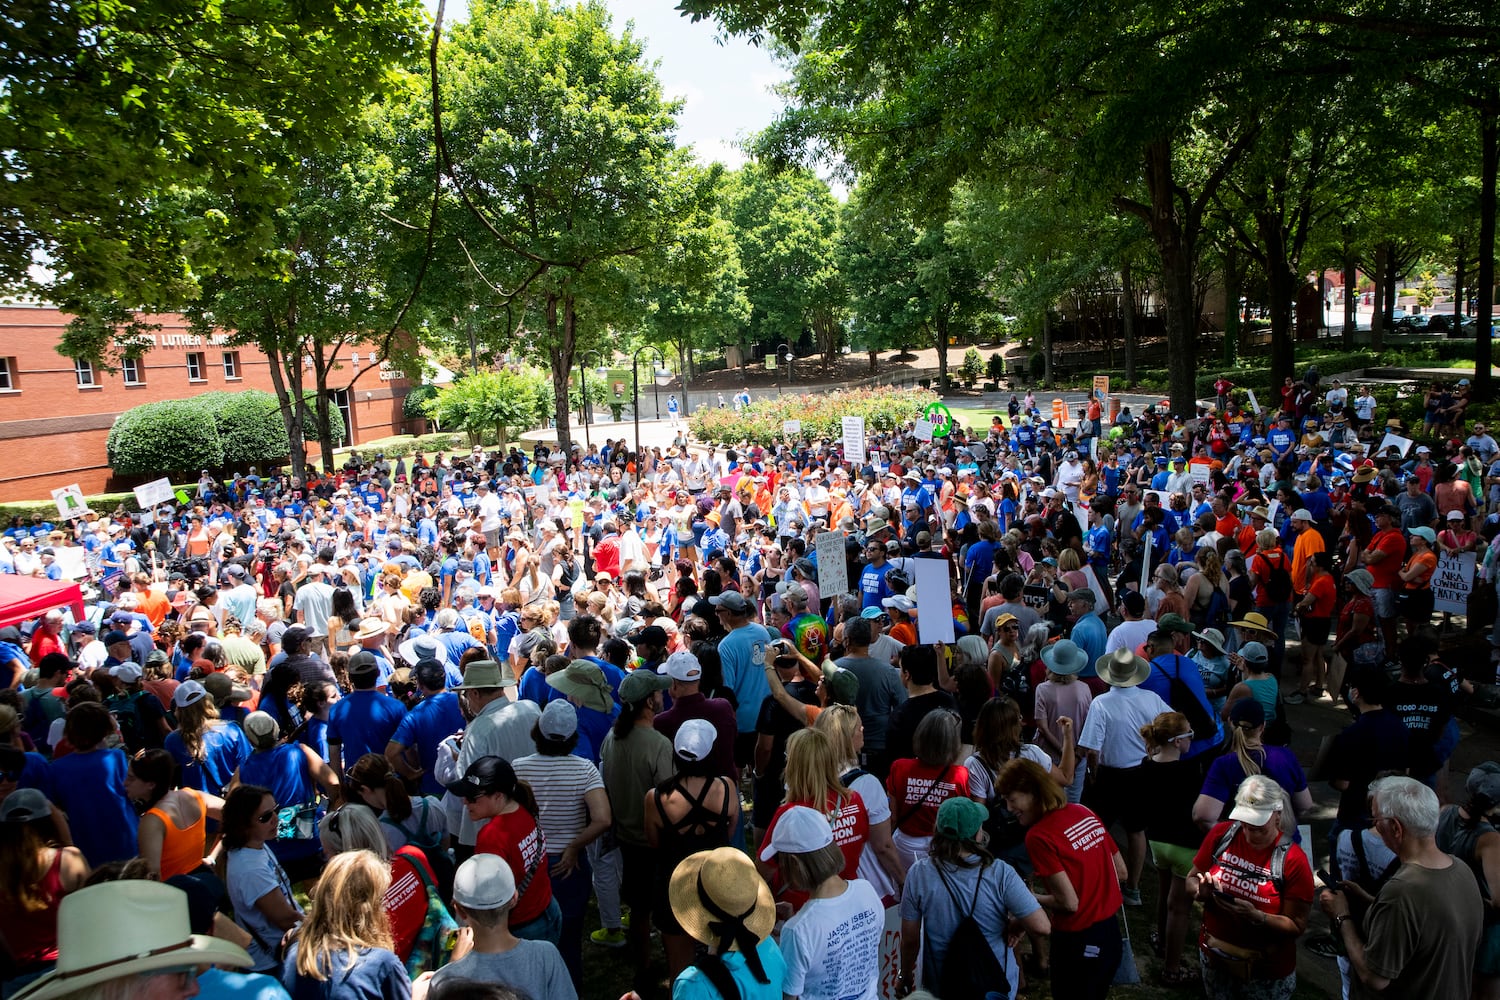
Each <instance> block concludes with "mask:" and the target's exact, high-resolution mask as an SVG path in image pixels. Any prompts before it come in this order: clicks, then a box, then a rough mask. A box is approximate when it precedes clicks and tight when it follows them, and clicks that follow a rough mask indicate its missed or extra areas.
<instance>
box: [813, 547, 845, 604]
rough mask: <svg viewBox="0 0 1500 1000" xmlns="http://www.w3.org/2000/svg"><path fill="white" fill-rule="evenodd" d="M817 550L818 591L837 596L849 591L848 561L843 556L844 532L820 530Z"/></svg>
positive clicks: (822, 593) (826, 595)
mask: <svg viewBox="0 0 1500 1000" xmlns="http://www.w3.org/2000/svg"><path fill="white" fill-rule="evenodd" d="M816 545H817V552H818V593H819V594H821V595H823V596H824V597H837V596H839V595H840V594H847V593H848V592H849V562H848V560H846V559H845V558H844V533H843V532H842V531H820V532H818V537H817V541H816Z"/></svg>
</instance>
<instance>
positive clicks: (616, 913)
mask: <svg viewBox="0 0 1500 1000" xmlns="http://www.w3.org/2000/svg"><path fill="white" fill-rule="evenodd" d="M605 836H606V837H607V836H608V834H606V835H605ZM604 840H605V837H600V838H599V839H597V840H595V841H594V842H593V843H592V844H590V845H589V864H590V865H592V866H593V868H594V898H595V899H597V900H598V901H599V926H600V927H603V928H605V929H606V930H619V929H620V848H619V847H611V848H610V849H609V850H607V851H606V850H604V847H603V843H604ZM610 841H611V843H613V838H612V837H611V838H610Z"/></svg>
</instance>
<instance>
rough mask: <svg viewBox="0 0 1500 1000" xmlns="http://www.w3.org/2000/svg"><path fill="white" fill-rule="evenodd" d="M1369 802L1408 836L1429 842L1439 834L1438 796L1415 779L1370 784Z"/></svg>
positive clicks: (1381, 780) (1393, 779)
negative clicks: (1398, 825)
mask: <svg viewBox="0 0 1500 1000" xmlns="http://www.w3.org/2000/svg"><path fill="white" fill-rule="evenodd" d="M1370 799H1371V801H1373V802H1374V803H1375V805H1377V806H1379V807H1380V814H1381V815H1382V816H1388V817H1390V818H1391V819H1393V820H1395V821H1396V822H1398V823H1400V824H1401V829H1403V830H1405V831H1406V834H1407V836H1410V837H1420V838H1423V839H1426V838H1428V837H1431V836H1433V834H1435V833H1436V832H1437V825H1438V797H1437V793H1436V792H1434V791H1433V790H1432V789H1430V788H1428V787H1427V786H1426V785H1424V784H1422V783H1421V782H1420V781H1418V780H1417V779H1416V778H1407V777H1402V776H1400V775H1395V776H1392V777H1389V778H1377V779H1376V780H1375V781H1373V782H1371V783H1370Z"/></svg>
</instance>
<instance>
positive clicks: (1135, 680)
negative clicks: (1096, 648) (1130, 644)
mask: <svg viewBox="0 0 1500 1000" xmlns="http://www.w3.org/2000/svg"><path fill="white" fill-rule="evenodd" d="M1094 671H1095V672H1096V673H1097V674H1098V675H1099V679H1100V680H1102V681H1103V682H1104V683H1106V684H1108V685H1109V686H1110V687H1115V688H1128V687H1135V686H1136V685H1137V684H1139V683H1141V682H1142V681H1144V680H1145V679H1146V678H1147V677H1150V676H1151V663H1150V662H1149V661H1147V660H1145V659H1142V658H1141V657H1139V656H1136V655H1135V654H1134V653H1132V652H1131V651H1130V650H1128V649H1117V650H1115V651H1114V652H1113V653H1105V654H1104V655H1103V656H1101V657H1099V659H1097V660H1095V661H1094Z"/></svg>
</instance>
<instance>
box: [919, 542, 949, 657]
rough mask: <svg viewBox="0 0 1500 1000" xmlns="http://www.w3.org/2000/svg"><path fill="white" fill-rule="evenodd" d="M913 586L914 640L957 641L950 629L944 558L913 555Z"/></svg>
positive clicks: (946, 564) (947, 584) (946, 574)
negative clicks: (915, 594) (915, 632)
mask: <svg viewBox="0 0 1500 1000" xmlns="http://www.w3.org/2000/svg"><path fill="white" fill-rule="evenodd" d="M911 567H912V570H913V574H914V576H915V579H914V580H913V581H912V582H913V583H914V584H915V585H916V590H917V641H918V642H920V643H923V644H924V645H925V644H926V643H930V642H948V643H952V642H957V641H958V640H957V638H956V637H955V635H954V632H953V587H952V585H951V584H950V583H949V582H948V560H946V559H913V560H911Z"/></svg>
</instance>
